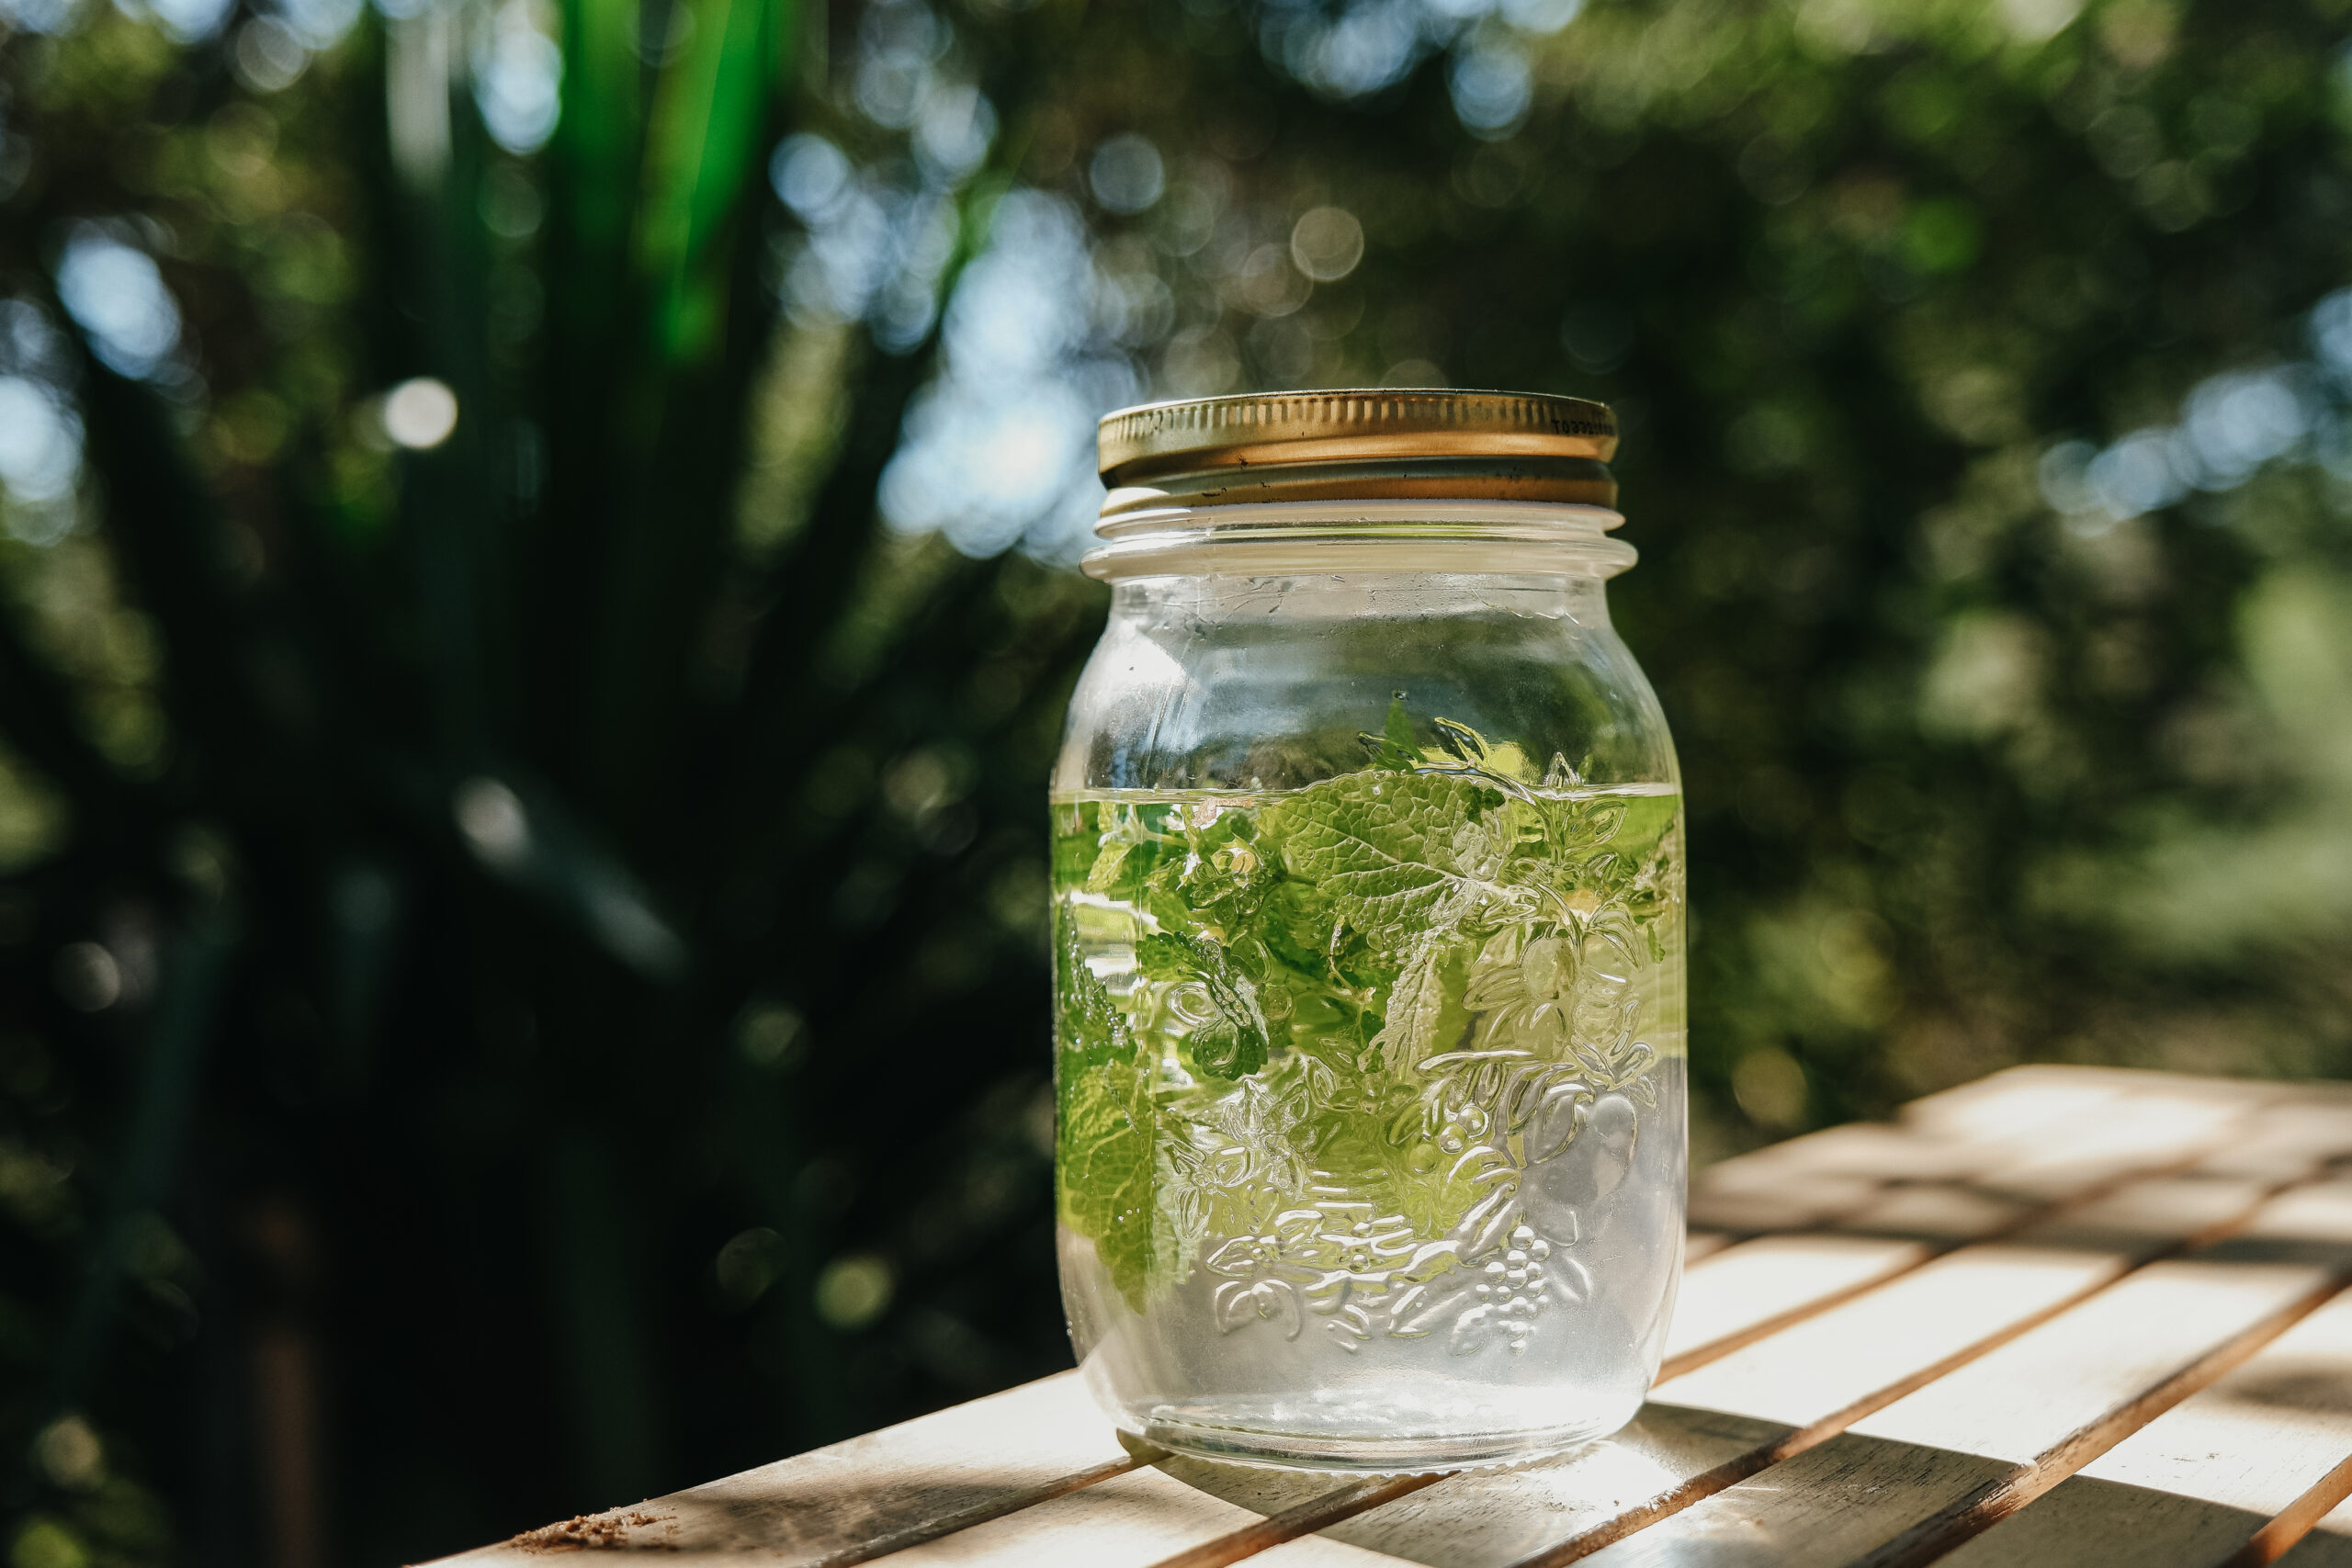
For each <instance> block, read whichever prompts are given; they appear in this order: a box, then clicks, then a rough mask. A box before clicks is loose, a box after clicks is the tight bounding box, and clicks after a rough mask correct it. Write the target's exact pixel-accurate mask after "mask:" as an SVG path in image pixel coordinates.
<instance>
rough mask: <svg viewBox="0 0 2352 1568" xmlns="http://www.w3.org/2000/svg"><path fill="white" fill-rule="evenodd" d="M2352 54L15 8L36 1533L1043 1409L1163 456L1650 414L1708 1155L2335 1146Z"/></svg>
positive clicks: (12, 665) (1905, 22) (70, 1539)
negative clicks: (1056, 1011)
mask: <svg viewBox="0 0 2352 1568" xmlns="http://www.w3.org/2000/svg"><path fill="white" fill-rule="evenodd" d="M2341 9H2342V8H2341V7H2340V6H2333V5H2323V4H2318V3H2316V0H2314V3H2312V4H2309V5H2291V4H2286V3H2283V0H2257V3H2255V4H2244V3H2240V4H2234V5H2230V6H2222V5H2221V4H2218V3H2211V4H2200V5H2195V6H2189V5H2176V4H2168V3H2165V0H2105V3H2103V4H2098V5H2096V6H2093V7H2091V8H2090V9H2089V10H2087V11H2081V10H2080V8H2079V7H2078V6H2076V5H2075V4H2074V3H2073V0H2000V3H1999V4H1962V3H1960V0H1951V3H1949V4H1935V5H1926V6H1922V5H1918V4H1903V5H1896V4H1894V3H1892V0H1888V3H1885V4H1880V3H1877V0H1802V3H1801V4H1784V3H1781V0H1748V3H1743V4H1731V3H1694V0H1682V3H1680V4H1676V5H1671V6H1669V5H1666V4H1663V3H1662V0H1594V4H1593V5H1592V6H1591V7H1590V9H1589V11H1588V12H1586V13H1584V14H1581V15H1580V14H1579V6H1578V5H1577V0H1127V3H1125V4H1121V5H1116V6H1084V5H1081V4H1079V3H1078V0H1033V3H1031V4H1026V5H1024V4H1019V3H1013V0H959V4H957V5H956V6H954V7H952V8H949V7H946V6H933V5H932V4H930V3H928V0H865V3H863V4H859V5H844V6H836V7H832V8H831V9H829V10H826V11H824V12H821V13H820V12H814V11H801V10H798V9H796V8H795V7H793V6H790V5H788V4H786V0H767V3H765V4H761V3H755V0H635V3H627V4H624V3H616V0H565V3H564V4H562V5H561V6H548V5H546V4H544V3H534V0H399V3H397V4H394V3H390V0H386V3H383V4H381V5H380V6H379V10H377V11H374V12H369V13H367V14H365V15H363V14H361V13H360V11H359V10H358V8H357V6H356V3H355V0H121V3H120V4H118V5H117V6H112V7H106V6H98V5H96V3H95V0H0V82H5V92H6V96H5V99H0V116H5V118H0V294H5V296H6V298H5V299H0V489H4V490H5V494H0V523H5V526H6V538H5V539H0V612H5V613H0V857H5V861H6V865H7V867H8V868H9V869H8V871H7V874H6V881H5V883H0V976H5V979H0V1097H5V1098H0V1217H5V1225H6V1228H5V1233H0V1366H5V1367H6V1372H5V1374H4V1375H0V1455H6V1456H11V1457H9V1458H8V1459H7V1460H6V1464H7V1465H8V1467H9V1468H8V1469H7V1470H6V1474H5V1478H0V1488H5V1492H0V1495H5V1498H6V1507H7V1508H8V1510H9V1511H10V1514H11V1517H12V1521H13V1522H12V1523H11V1524H10V1526H9V1528H10V1529H12V1530H13V1531H14V1532H15V1533H14V1534H13V1536H12V1537H11V1551H12V1554H13V1555H12V1561H14V1562H17V1563H19V1564H24V1565H33V1564H40V1565H47V1564H57V1565H60V1568H64V1565H69V1564H76V1563H82V1562H126V1563H128V1562H161V1561H164V1560H166V1559H172V1560H187V1561H198V1562H206V1561H219V1562H248V1561H255V1560H259V1561H265V1562H273V1563H284V1564H289V1565H292V1564H305V1563H315V1562H324V1561H328V1560H330V1559H349V1560H356V1561H368V1562H379V1561H391V1560H394V1559H414V1558H417V1557H422V1556H425V1555H430V1554H432V1553H434V1552H435V1551H442V1550H447V1549H452V1548H455V1547H458V1546H460V1545H464V1544H468V1543H469V1542H471V1541H474V1540H482V1539H487V1538H489V1537H492V1536H494V1535H496V1534H498V1533H500V1532H502V1531H504V1530H507V1529H515V1528H520V1527H523V1526H526V1525H529V1524H532V1523H535V1522H537V1521H540V1520H543V1519H545V1518H547V1517H557V1516H560V1515H562V1514H565V1513H569V1512H571V1511H574V1510H576V1509H580V1508H583V1507H590V1506H602V1505H605V1504H609V1503H612V1502H616V1501H620V1500H625V1499H628V1498H631V1497H635V1496H638V1495H643V1494H644V1493H646V1492H648V1491H650V1490H655V1489H659V1488H662V1487H665V1486H670V1485H675V1484H680V1483H687V1482H691V1481H695V1480H699V1479H703V1478H706V1477H707V1476H709V1475H711V1474H714V1473H718V1472H722V1471H725V1470H729V1469H732V1468H738V1467H741V1466H742V1465H745V1464H749V1463H752V1462H756V1461H760V1460H763V1459H765V1458H770V1457H774V1456H775V1454H777V1453H779V1452H783V1451H786V1450H790V1449H792V1448H795V1447H798V1446H802V1445H805V1444H808V1443H811V1442H815V1441H820V1440H823V1439H825V1438H831V1437H836V1436H839V1435H842V1434H843V1433H845V1432H848V1431H852V1430H855V1429H861V1428H864V1427H871V1426H874V1425H877V1424H879V1423H881V1422H883V1421H885V1420H888V1419H890V1418H893V1417H895V1416H901V1415H905V1414H910V1413H911V1412H912V1411H914V1410H916V1409H919V1408H922V1407H924V1406H926V1405H930V1404H938V1403H941V1402H944V1401H946V1400H949V1399H954V1398H959V1397H965V1396H967V1395H969V1394H971V1393H977V1392H979V1391H981V1390H983V1389H985V1388H988V1387H991V1386H996V1385H999V1384H1001V1383H1004V1382H1011V1381H1013V1380H1015V1379H1017V1378H1020V1377H1023V1376H1026V1375H1032V1374H1034V1373H1036V1372H1039V1371H1046V1370H1047V1369H1049V1368H1050V1367H1052V1366H1054V1365H1056V1364H1057V1363H1058V1362H1059V1361H1060V1360H1061V1359H1066V1355H1067V1352H1066V1349H1065V1348H1064V1347H1063V1343H1062V1340H1061V1334H1060V1324H1059V1314H1058V1306H1057V1302H1056V1300H1055V1296H1054V1292H1053V1282H1052V1276H1051V1258H1050V1245H1049V1239H1048V1236H1049V1230H1048V1205H1047V1201H1046V1191H1047V1170H1046V1155H1045V1153H1044V1150H1045V1149H1046V1146H1047V1140H1046V1136H1045V1134H1046V1131H1047V1129H1046V1127H1045V1126H1044V1125H1043V1124H1042V1122H1041V1118H1042V1117H1043V1116H1045V1115H1046V1114H1047V1112H1046V1111H1045V1110H1044V1109H1043V1108H1044V1107H1045V1105H1046V1100H1044V1098H1043V1097H1042V1094H1041V1091H1042V1089H1043V1075H1044V1070H1045V1062H1046V1053H1045V1049H1044V1043H1043V1042H1044V1038H1045V1008H1044V987H1045V979H1044V972H1043V965H1042V964H1041V963H1040V961H1039V954H1040V951H1041V943H1042V937H1041V928H1042V923H1043V919H1044V908H1045V899H1044V876H1043V866H1042V858H1043V853H1042V843H1041V829H1042V826H1043V817H1042V811H1041V791H1042V787H1043V778H1044V773H1045V770H1046V762H1047V760H1048V758H1049V756H1050V753H1051V750H1052V747H1053V745H1054V742H1055V736H1056V727H1057V723H1058V718H1059V707H1060V703H1061V699H1062V695H1063V694H1064V692H1065V691H1066V690H1067V686H1068V682H1069V680H1070V678H1071V676H1072V673H1073V671H1074V669H1075V665H1076V662H1077V661H1078V660H1080V659H1081V658H1082V657H1083V655H1084V652H1085V649H1086V648H1087V646H1088V644H1089V643H1090V641H1091V637H1092V634H1093V630H1094V627H1095V626H1096V625H1097V624H1098V619H1099V615H1100V605H1099V601H1098V599H1097V597H1096V595H1095V593H1094V592H1093V591H1092V590H1091V587H1090V586H1088V585H1087V584H1085V583H1084V582H1083V581H1082V580H1080V579H1079V578H1077V577H1076V576H1075V575H1074V574H1071V573H1069V571H1068V570H1066V563H1067V562H1068V561H1069V559H1070V558H1072V556H1073V555H1074V554H1075V552H1076V550H1077V549H1078V548H1079V547H1080V542H1081V541H1082V538H1083V526H1084V523H1085V521H1086V519H1087V517H1088V516H1089V514H1090V513H1091V509H1092V506H1093V504H1094V500H1095V497H1096V494H1097V493H1098V492H1097V491H1095V490H1094V488H1093V486H1092V484H1091V475H1090V473H1089V472H1088V467H1087V457H1088V447H1089V435H1090V423H1091V419H1092V418H1093V416H1094V415H1096V414H1097V413H1099V412H1103V410H1104V409H1107V408H1109V407H1111V406H1114V405H1115V404H1118V403H1121V402H1125V401H1131V400H1138V399H1140V398H1143V397H1147V396H1154V395H1170V396H1173V395H1186V394H1193V393H1203V392H1213V391H1222V390H1228V389H1240V388H1244V387H1288V386H1311V385H1333V384H1343V383H1367V382H1370V383H1377V382H1382V381H1388V382H1392V383H1420V384H1426V383H1432V382H1441V381H1444V380H1447V379H1452V380H1453V381H1457V382H1461V383H1464V384H1482V385H1498V386H1508V387H1525V388H1536V389H1559V390H1566V391H1574V392H1580V393H1585V394H1589V395H1595V396H1600V397H1601V398H1604V399H1606V400H1609V401H1611V402H1612V403H1614V404H1615V405H1616V406H1617V407H1618V408H1619V409H1620V411H1621V412H1622V413H1623V416H1624V420H1625V424H1626V429H1627V442H1626V447H1625V452H1624V457H1623V462H1622V463H1621V465H1620V472H1621V477H1622V479H1623V484H1624V491H1625V497H1626V505H1627V509H1628V512H1629V514H1630V516H1631V517H1632V522H1631V523H1630V524H1629V525H1628V534H1629V536H1631V537H1633V538H1634V542H1635V543H1637V544H1638V545H1639V546H1641V547H1642V548H1643V549H1644V551H1645V564H1644V565H1643V566H1642V567H1641V568H1639V569H1638V570H1635V571H1634V573H1633V574H1632V575H1631V576H1629V577H1627V578H1625V579H1623V581H1621V583H1620V585H1619V587H1618V590H1617V593H1616V598H1617V602H1618V605H1619V614H1620V616H1621V619H1622V620H1623V624H1624V625H1625V627H1626V629H1627V632H1628V635H1629V637H1631V639H1632V640H1633V642H1634V646H1635V648H1636V649H1637V650H1638V651H1639V652H1640V653H1641V654H1642V655H1643V657H1644V658H1645V661H1646V662H1647V663H1648V665H1649V667H1650V669H1651V671H1652V672H1653V674H1654V675H1655V677H1656V678H1657V681H1658V683H1659V685H1660V688H1661V691H1662V693H1663V694H1664V696H1665V699H1666V703H1667V706H1668V712H1669V715H1670V716H1672V718H1673V719H1674V721H1675V723H1676V726H1677V728H1678V732H1679V735H1680V736H1681V738H1682V741H1683V745H1684V750H1685V760H1686V766H1687V769H1688V773H1689V781H1690V785H1691V803H1692V810H1693V821H1694V856H1693V866H1694V904H1695V908H1696V912H1697V915H1698V919H1699V942H1700V946H1699V952H1700V954H1701V964H1700V968H1699V971H1698V974H1697V976H1696V982H1695V992H1696V994H1695V996H1694V1001H1695V1003H1696V1012H1697V1021H1698V1029H1697V1031H1696V1036H1697V1042H1696V1044H1695V1046H1694V1051H1695V1053H1696V1055H1695V1060H1694V1067H1695V1069H1696V1077H1697V1081H1698V1084H1699V1087H1700V1089H1701V1093H1702V1107H1701V1127H1700V1132H1701V1136H1702V1148H1713V1149H1722V1148H1724V1147H1727V1146H1733V1145H1738V1144H1741V1143H1745V1142H1749V1141H1753V1140H1755V1139H1757V1138H1759V1137H1762V1136H1769V1135H1778V1134H1782V1133H1785V1132H1788V1131H1791V1130H1794V1129H1796V1128H1799V1127H1802V1126H1804V1125H1808V1124H1813V1123H1816V1122H1826V1121H1834V1120H1839V1119H1843V1118H1845V1117H1848V1116H1851V1115H1855V1114H1864V1113H1871V1112H1874V1111H1882V1110H1883V1109H1884V1108H1886V1107H1887V1106H1888V1105H1890V1104H1891V1103H1892V1102H1894V1101H1895V1100H1899V1099H1902V1098H1905V1097H1906V1096H1908V1095H1910V1094H1912V1093H1915V1092H1917V1091H1919V1090H1922V1089H1930V1088H1933V1087H1937V1086H1939V1085H1940V1084H1943V1083H1947V1082H1951V1081H1954V1080H1956V1079H1961V1078H1965V1077H1973V1076H1975V1075H1976V1074H1979V1073H1981V1072H1983V1071H1985V1070H1988V1069H1990V1068H1992V1067H1995V1066H2000V1065H2002V1064H2004V1063H2007V1062H2008V1061H2012V1060H2016V1059H2018V1058H2020V1057H2023V1056H2029V1055H2032V1056H2060V1057H2066V1058H2073V1059H2086V1060H2101V1061H2119V1062H2137V1063H2145V1064H2151V1065H2163V1066H2191V1067H2199V1068H2211V1069H2216V1070H2230V1071H2255V1072H2294V1073H2324V1072H2337V1071H2341V1070H2342V1069H2343V1066H2344V1065H2345V1061H2346V1045H2347V1034H2352V1029H2347V1023H2346V1016H2347V1003H2348V1002H2352V995H2347V992H2346V984H2345V979H2344V976H2346V974H2347V973H2352V968H2348V967H2347V965H2346V962H2345V960H2346V953H2347V946H2352V893H2347V891H2346V890H2347V889H2352V877H2348V876H2347V875H2346V871H2347V869H2352V830H2347V829H2346V823H2347V822H2352V799H2347V795H2352V750H2347V746H2346V723H2345V717H2344V716H2345V714H2346V712H2347V711H2352V616H2348V615H2347V614H2346V612H2347V609H2352V530H2347V528H2346V517H2347V514H2352V446H2347V444H2346V438H2345V430H2346V426H2345V398H2346V392H2347V390H2352V295H2346V294H2343V293H2335V292H2331V290H2335V289H2336V288H2338V286H2339V285H2341V284H2342V283H2343V282H2344V281H2345V280H2346V276H2347V272H2352V266H2347V262H2352V257H2348V256H2347V255H2346V246H2347V243H2352V242H2347V239H2346V235H2347V234H2352V228H2347V226H2346V222H2345V219H2346V216H2347V214H2352V162H2347V152H2348V151H2352V149H2347V146H2346V130H2347V128H2352V69H2348V68H2347V67H2346V66H2345V65H2344V64H2343V63H2342V62H2343V61H2344V60H2345V58H2346V57H2345V56H2344V55H2343V53H2342V52H2341V51H2340V47H2339V46H2340V42H2341V39H2342V35H2343V30H2344V29H2343V25H2342V20H2341Z"/></svg>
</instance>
